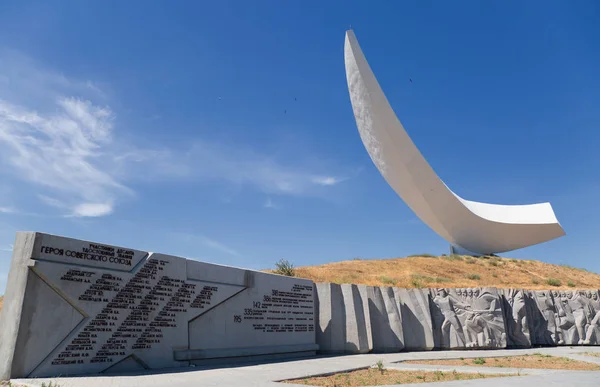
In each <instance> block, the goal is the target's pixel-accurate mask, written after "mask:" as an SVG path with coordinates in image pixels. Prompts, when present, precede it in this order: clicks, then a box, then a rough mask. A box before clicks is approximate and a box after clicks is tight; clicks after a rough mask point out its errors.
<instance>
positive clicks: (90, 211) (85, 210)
mask: <svg viewBox="0 0 600 387" xmlns="http://www.w3.org/2000/svg"><path fill="white" fill-rule="evenodd" d="M112 211H113V207H112V204H108V203H83V204H79V205H78V206H76V207H75V208H74V209H73V216H78V217H85V216H89V217H95V216H105V215H109V214H110V213H112Z"/></svg>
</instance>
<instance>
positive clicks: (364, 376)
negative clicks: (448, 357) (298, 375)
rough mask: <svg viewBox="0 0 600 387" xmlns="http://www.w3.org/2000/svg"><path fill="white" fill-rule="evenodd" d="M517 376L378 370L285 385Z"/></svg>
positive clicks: (341, 386)
mask: <svg viewBox="0 0 600 387" xmlns="http://www.w3.org/2000/svg"><path fill="white" fill-rule="evenodd" d="M503 376H504V377H506V376H516V375H513V374H498V375H497V374H481V373H477V374H475V373H462V372H456V371H454V372H442V371H396V370H385V371H384V372H380V371H378V370H376V369H366V370H357V371H350V372H341V373H339V374H334V375H329V376H315V377H311V378H304V379H294V380H285V381H284V382H285V383H293V384H305V385H309V386H324V387H330V386H338V387H358V386H386V385H391V384H412V383H431V382H445V381H450V380H470V379H484V378H496V377H503Z"/></svg>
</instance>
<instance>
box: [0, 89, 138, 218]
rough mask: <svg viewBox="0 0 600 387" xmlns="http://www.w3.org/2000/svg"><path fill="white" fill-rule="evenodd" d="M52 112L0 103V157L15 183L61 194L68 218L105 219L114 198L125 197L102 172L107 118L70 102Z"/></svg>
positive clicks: (66, 100) (100, 110) (86, 104)
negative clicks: (8, 168) (66, 206)
mask: <svg viewBox="0 0 600 387" xmlns="http://www.w3.org/2000/svg"><path fill="white" fill-rule="evenodd" d="M56 107H57V109H56V110H55V111H54V112H52V113H48V114H42V113H38V112H37V111H34V110H30V109H27V108H25V107H22V106H17V105H13V104H11V103H9V102H7V101H3V100H0V144H1V145H2V148H3V150H4V151H3V152H2V154H1V156H0V157H1V158H2V161H3V162H4V163H5V164H7V165H9V166H10V167H11V169H12V170H13V171H14V172H15V173H16V174H17V176H18V177H20V178H21V179H24V180H26V181H29V182H31V183H34V184H36V185H39V186H42V187H47V188H49V189H51V190H52V191H54V192H57V193H59V194H61V195H62V197H63V198H64V200H67V201H68V203H67V205H68V206H69V207H70V208H71V210H72V215H73V216H98V215H96V214H100V213H101V215H106V214H107V213H110V211H111V209H112V205H113V203H114V201H115V197H116V196H117V195H118V194H122V193H131V191H130V190H129V189H128V188H127V187H125V186H123V185H122V184H120V183H119V182H118V181H117V180H115V178H113V176H112V175H111V173H110V172H109V171H108V170H106V168H105V166H106V159H107V157H108V158H110V157H111V156H110V154H108V155H107V153H106V152H105V151H106V149H107V148H108V147H110V145H111V142H112V133H111V132H112V129H113V125H112V120H113V114H112V112H111V110H110V109H109V108H108V107H99V106H96V105H93V104H92V103H91V102H89V101H84V100H80V99H76V98H63V99H60V100H57V101H56ZM92 207H93V208H99V207H102V208H104V211H100V212H99V211H89V209H90V208H92Z"/></svg>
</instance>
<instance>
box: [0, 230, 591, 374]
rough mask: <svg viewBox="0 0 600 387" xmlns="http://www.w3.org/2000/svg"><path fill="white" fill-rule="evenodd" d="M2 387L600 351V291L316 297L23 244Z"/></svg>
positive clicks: (176, 262)
mask: <svg viewBox="0 0 600 387" xmlns="http://www.w3.org/2000/svg"><path fill="white" fill-rule="evenodd" d="M0 327H1V329H0V380H2V379H9V378H20V377H44V376H57V375H81V374H98V373H107V374H110V373H119V372H127V371H137V370H143V369H160V368H171V367H186V366H190V365H194V364H208V363H214V362H219V361H220V362H232V361H239V360H246V359H253V360H262V359H272V358H284V357H299V356H312V355H315V354H316V353H317V350H318V351H320V352H321V353H340V354H343V353H345V354H357V353H368V352H398V351H402V350H406V351H417V350H431V349H463V348H470V349H478V348H479V349H490V348H507V347H508V348H529V347H532V346H552V345H600V294H599V292H598V290H596V289H594V290H551V291H547V290H535V291H530V290H523V289H495V288H468V289H463V288H458V289H447V288H439V289H401V288H394V287H373V286H365V285H353V284H343V285H338V284H331V283H317V284H314V283H313V282H312V281H310V280H306V279H300V278H294V277H284V276H279V275H274V274H268V273H263V272H257V271H251V270H244V269H239V268H233V267H227V266H221V265H215V264H210V263H204V262H198V261H193V260H187V259H184V258H180V257H174V256H170V255H164V254H158V253H151V252H146V251H140V250H135V249H130V248H123V247H118V246H111V245H107V244H101V243H95V242H86V241H81V240H75V239H69V238H64V237H58V236H54V235H48V234H42V233H31V232H21V233H18V234H17V239H16V242H15V245H14V251H13V258H12V262H11V268H10V273H9V278H8V284H7V288H6V294H5V298H4V307H3V308H2V311H1V312H0Z"/></svg>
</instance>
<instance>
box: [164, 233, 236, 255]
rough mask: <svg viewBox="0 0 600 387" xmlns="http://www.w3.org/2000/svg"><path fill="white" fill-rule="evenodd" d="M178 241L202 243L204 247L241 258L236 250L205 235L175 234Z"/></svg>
mask: <svg viewBox="0 0 600 387" xmlns="http://www.w3.org/2000/svg"><path fill="white" fill-rule="evenodd" d="M174 235H175V236H176V237H177V238H178V239H181V240H184V241H186V242H194V243H200V244H201V245H203V246H206V247H209V248H211V249H213V250H216V251H220V252H222V253H225V254H229V255H233V256H235V257H240V256H241V254H240V253H239V252H237V251H236V250H235V249H233V248H231V247H229V246H227V245H225V244H224V243H222V242H219V241H216V240H214V239H211V238H209V237H207V236H204V235H194V234H187V233H176V234H174Z"/></svg>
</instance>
